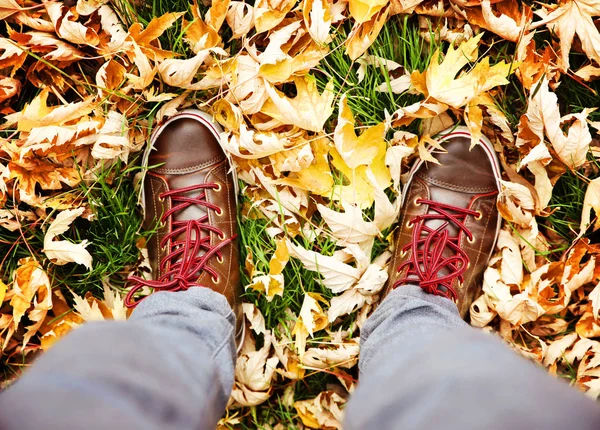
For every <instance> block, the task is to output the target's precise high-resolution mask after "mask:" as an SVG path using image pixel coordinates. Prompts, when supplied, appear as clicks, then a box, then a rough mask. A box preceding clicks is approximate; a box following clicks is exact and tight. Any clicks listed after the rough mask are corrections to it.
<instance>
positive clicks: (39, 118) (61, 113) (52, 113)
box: [5, 88, 94, 131]
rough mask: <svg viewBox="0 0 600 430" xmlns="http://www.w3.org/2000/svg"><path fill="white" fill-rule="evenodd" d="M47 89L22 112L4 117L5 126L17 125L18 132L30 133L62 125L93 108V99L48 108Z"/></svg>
mask: <svg viewBox="0 0 600 430" xmlns="http://www.w3.org/2000/svg"><path fill="white" fill-rule="evenodd" d="M48 93H49V89H48V88H44V89H43V90H42V91H40V93H39V94H38V95H37V96H36V97H35V98H34V99H33V100H32V101H31V103H29V104H26V105H25V107H24V108H23V110H22V111H20V112H16V113H13V114H10V115H6V117H5V119H6V121H7V123H6V124H5V125H7V124H14V123H18V124H17V130H19V131H31V129H32V128H33V127H44V126H47V125H62V124H64V123H66V122H68V121H72V120H74V119H77V118H81V117H82V116H84V115H87V114H89V113H90V112H91V111H92V110H93V108H94V104H93V102H94V97H88V98H87V99H85V100H83V101H80V102H77V103H70V104H67V105H61V106H48Z"/></svg>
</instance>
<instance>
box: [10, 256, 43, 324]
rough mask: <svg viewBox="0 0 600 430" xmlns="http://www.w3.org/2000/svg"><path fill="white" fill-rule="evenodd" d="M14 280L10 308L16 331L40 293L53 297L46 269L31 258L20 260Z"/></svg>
mask: <svg viewBox="0 0 600 430" xmlns="http://www.w3.org/2000/svg"><path fill="white" fill-rule="evenodd" d="M13 278H14V281H13V285H12V289H11V299H10V306H11V307H12V314H13V318H12V322H13V326H14V328H15V329H16V328H17V327H18V325H19V323H20V322H21V319H22V318H23V316H24V315H25V313H26V312H27V310H28V309H29V308H30V306H31V304H32V300H33V299H34V297H35V296H36V294H38V291H40V290H45V292H44V293H42V294H44V296H45V297H48V296H50V295H51V286H50V279H49V278H48V275H47V274H46V272H45V271H44V269H43V268H42V267H41V266H40V264H39V263H38V262H37V261H36V260H35V259H33V258H31V257H28V258H23V259H21V260H19V266H18V267H17V269H16V270H15V272H14V274H13ZM50 307H51V306H50Z"/></svg>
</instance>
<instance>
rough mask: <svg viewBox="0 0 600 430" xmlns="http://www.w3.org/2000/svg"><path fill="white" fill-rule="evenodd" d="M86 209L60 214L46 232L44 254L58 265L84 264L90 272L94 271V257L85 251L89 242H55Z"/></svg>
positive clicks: (71, 210)
mask: <svg viewBox="0 0 600 430" xmlns="http://www.w3.org/2000/svg"><path fill="white" fill-rule="evenodd" d="M84 210H85V208H83V207H82V208H79V209H70V210H66V211H62V212H60V213H59V214H58V215H57V216H56V218H55V219H54V221H52V223H51V224H50V227H48V230H46V235H45V236H44V253H45V254H46V256H47V257H48V258H49V259H50V260H52V261H53V262H54V264H57V265H63V264H67V263H77V264H82V265H83V266H85V267H87V268H88V269H89V270H91V269H92V256H91V254H90V253H89V252H88V251H87V250H86V249H85V248H86V247H87V246H88V241H87V240H83V241H81V242H80V243H77V244H75V243H72V242H69V241H67V240H58V241H56V240H54V239H55V238H56V236H58V235H59V234H63V233H64V232H66V231H67V230H68V229H69V227H70V226H71V223H72V222H73V221H74V220H75V219H76V218H78V217H80V216H81V214H83V212H84Z"/></svg>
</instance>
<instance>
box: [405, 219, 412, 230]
mask: <svg viewBox="0 0 600 430" xmlns="http://www.w3.org/2000/svg"><path fill="white" fill-rule="evenodd" d="M406 228H413V223H412V220H409V221H408V222H407V223H406Z"/></svg>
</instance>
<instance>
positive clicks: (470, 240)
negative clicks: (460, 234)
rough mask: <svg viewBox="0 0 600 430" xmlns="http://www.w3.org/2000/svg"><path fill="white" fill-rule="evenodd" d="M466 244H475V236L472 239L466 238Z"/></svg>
mask: <svg viewBox="0 0 600 430" xmlns="http://www.w3.org/2000/svg"><path fill="white" fill-rule="evenodd" d="M467 242H469V243H470V244H471V245H472V244H474V243H475V236H473V239H469V238H468V237H467Z"/></svg>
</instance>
